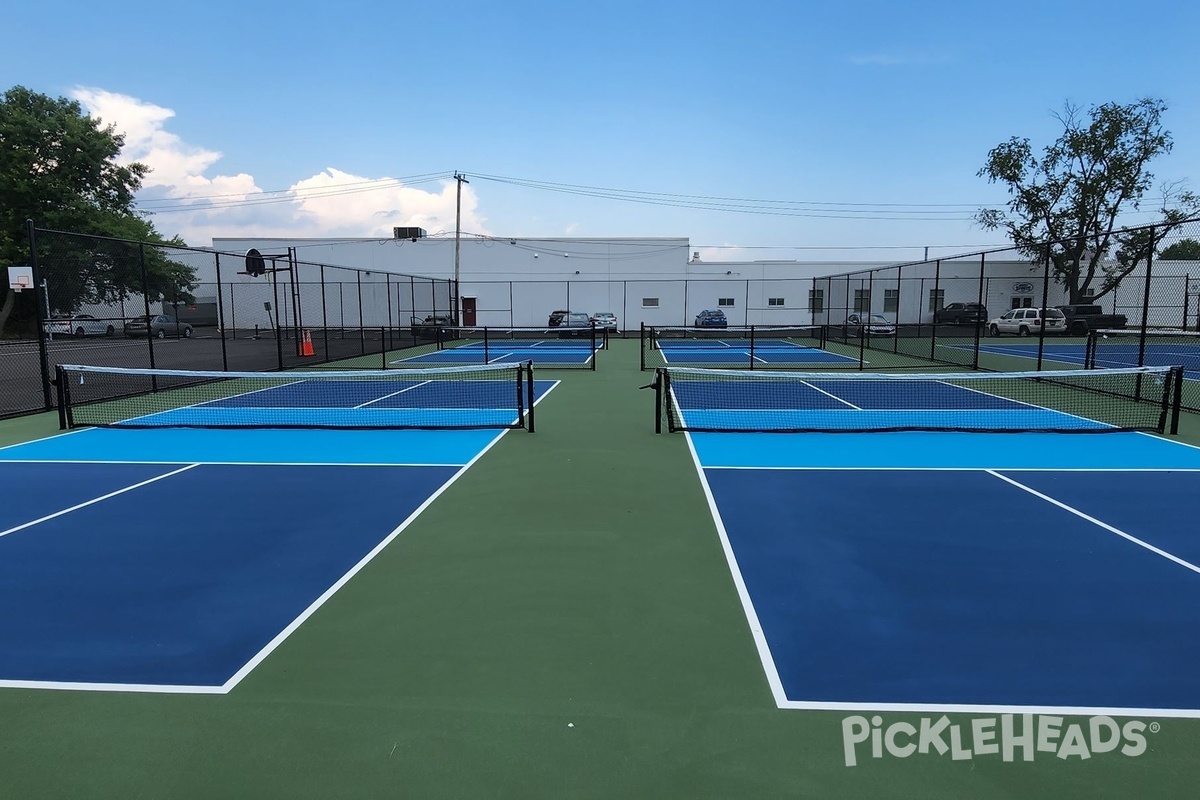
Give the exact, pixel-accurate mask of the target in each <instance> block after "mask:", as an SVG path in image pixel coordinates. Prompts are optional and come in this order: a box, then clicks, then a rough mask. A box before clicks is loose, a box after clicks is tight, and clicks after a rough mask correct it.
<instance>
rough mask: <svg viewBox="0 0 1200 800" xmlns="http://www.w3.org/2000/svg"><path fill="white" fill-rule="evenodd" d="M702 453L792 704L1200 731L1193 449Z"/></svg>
mask: <svg viewBox="0 0 1200 800" xmlns="http://www.w3.org/2000/svg"><path fill="white" fill-rule="evenodd" d="M676 388H678V387H677V386H676ZM984 411H986V409H984ZM684 413H685V415H691V414H694V413H696V412H695V411H685V412H684ZM749 413H760V412H754V411H752V412H749ZM892 413H896V412H892ZM688 440H689V444H690V447H691V449H692V453H693V456H694V458H695V461H696V465H697V469H698V471H699V473H700V475H701V478H702V480H703V483H704V485H705V489H706V494H707V496H708V499H709V505H710V509H711V512H712V514H713V517H714V519H715V521H716V523H717V528H718V532H719V535H720V537H721V540H722V543H723V546H724V549H725V553H726V557H727V559H728V562H729V567H730V570H731V573H732V575H733V578H734V582H735V584H736V587H737V590H738V592H739V595H740V597H741V601H742V604H743V607H744V610H745V613H746V616H747V620H748V622H749V625H750V628H751V630H752V633H753V635H754V638H755V641H756V644H757V647H758V651H759V654H760V657H761V659H762V663H763V667H764V671H765V673H766V676H767V679H768V683H769V684H770V686H771V689H772V692H773V694H774V697H775V700H776V703H777V704H778V706H779V707H781V708H802V709H831V710H911V711H924V710H929V711H944V712H951V711H965V712H984V713H1010V712H1011V713H1025V712H1029V713H1086V714H1100V713H1108V714H1133V715H1137V714H1146V715H1150V714H1153V715H1156V716H1194V717H1200V670H1197V669H1196V668H1195V665H1196V664H1197V663H1200V637H1196V636H1194V635H1192V632H1193V631H1195V630H1196V629H1197V627H1198V626H1200V566H1197V565H1200V538H1197V537H1196V535H1195V532H1196V525H1197V523H1196V520H1197V519H1200V449H1198V448H1195V447H1191V446H1188V445H1184V444H1180V443H1177V442H1174V441H1171V440H1168V439H1165V438H1162V437H1158V436H1152V435H1149V434H1142V433H1118V432H1112V433H1104V434H1102V435H1096V436H1083V437H1081V436H1074V435H1070V434H1053V433H1007V434H1006V433H935V432H904V433H859V434H839V433H812V434H770V433H690V434H688Z"/></svg>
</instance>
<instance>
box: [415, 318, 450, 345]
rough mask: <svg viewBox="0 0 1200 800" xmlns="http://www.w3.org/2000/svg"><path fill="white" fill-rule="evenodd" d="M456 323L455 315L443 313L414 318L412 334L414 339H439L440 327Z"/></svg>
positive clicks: (447, 326)
mask: <svg viewBox="0 0 1200 800" xmlns="http://www.w3.org/2000/svg"><path fill="white" fill-rule="evenodd" d="M453 325H454V317H449V316H444V315H442V314H431V315H430V316H428V317H426V318H425V319H423V320H420V321H418V320H417V318H416V317H413V318H412V335H413V338H414V339H437V338H438V333H439V329H440V328H449V327H452V326H453Z"/></svg>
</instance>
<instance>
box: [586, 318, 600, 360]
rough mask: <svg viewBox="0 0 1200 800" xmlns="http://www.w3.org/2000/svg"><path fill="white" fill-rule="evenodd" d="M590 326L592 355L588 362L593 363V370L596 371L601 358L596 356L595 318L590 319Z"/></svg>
mask: <svg viewBox="0 0 1200 800" xmlns="http://www.w3.org/2000/svg"><path fill="white" fill-rule="evenodd" d="M588 326H589V327H590V328H591V331H590V333H591V336H592V357H591V358H590V359H588V362H589V363H590V364H591V365H592V372H595V371H596V361H598V360H599V359H597V358H596V323H595V321H594V320H592V321H589V322H588Z"/></svg>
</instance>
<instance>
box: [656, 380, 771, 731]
mask: <svg viewBox="0 0 1200 800" xmlns="http://www.w3.org/2000/svg"><path fill="white" fill-rule="evenodd" d="M672 391H674V390H672ZM684 438H685V439H686V440H687V444H688V451H689V452H690V453H691V454H692V463H693V464H695V465H696V473H697V474H698V475H699V476H700V486H701V488H702V489H703V490H704V498H705V500H707V501H708V510H709V513H711V514H712V518H713V522H714V523H715V524H716V526H717V536H718V537H720V539H721V549H722V550H724V552H725V562H726V564H727V565H728V566H729V574H730V575H731V576H732V577H733V585H734V587H735V588H736V589H737V594H738V599H740V600H741V602H742V611H743V613H745V615H746V621H747V622H748V623H749V624H750V634H751V636H753V637H754V646H755V647H756V648H757V649H758V658H759V661H761V662H762V667H763V672H764V673H765V675H766V678H767V685H768V686H770V687H771V695H772V696H773V697H774V698H775V705H776V706H777V707H779V708H783V707H784V705H783V704H784V703H787V702H788V697H787V692H785V691H784V688H783V681H782V680H781V679H780V677H779V670H778V669H777V668H776V667H775V659H774V658H773V657H772V656H771V647H770V645H769V644H768V643H767V635H766V633H765V632H764V631H763V627H762V623H761V622H759V619H758V612H757V611H755V610H754V601H753V600H751V599H750V590H749V589H747V588H746V581H745V579H744V578H743V577H742V570H741V568H740V567H739V566H738V563H737V557H736V556H735V555H734V553H733V545H732V544H731V543H730V541H729V534H728V533H727V532H726V531H725V522H724V521H723V520H722V519H721V512H720V510H718V508H717V500H716V498H715V497H714V496H713V493H712V487H710V486H709V485H708V477H707V476H706V475H705V474H704V467H703V466H702V465H701V464H700V456H699V455H698V454H697V453H696V446H695V444H693V442H692V435H691V434H690V433H687V432H685V433H684Z"/></svg>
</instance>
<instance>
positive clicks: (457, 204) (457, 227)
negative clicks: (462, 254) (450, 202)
mask: <svg viewBox="0 0 1200 800" xmlns="http://www.w3.org/2000/svg"><path fill="white" fill-rule="evenodd" d="M454 180H456V181H458V195H457V197H456V198H455V201H454V324H455V325H461V324H462V319H461V318H460V317H459V306H460V305H461V301H460V300H459V294H460V292H459V282H458V280H459V275H460V273H461V268H460V264H459V247H460V245H461V243H462V187H463V184H464V183H470V181H469V180H467V178H466V176H465V175H460V174H459V173H457V172H455V173H454Z"/></svg>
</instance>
